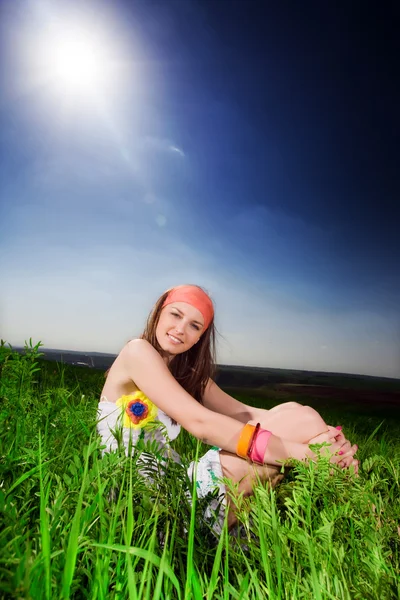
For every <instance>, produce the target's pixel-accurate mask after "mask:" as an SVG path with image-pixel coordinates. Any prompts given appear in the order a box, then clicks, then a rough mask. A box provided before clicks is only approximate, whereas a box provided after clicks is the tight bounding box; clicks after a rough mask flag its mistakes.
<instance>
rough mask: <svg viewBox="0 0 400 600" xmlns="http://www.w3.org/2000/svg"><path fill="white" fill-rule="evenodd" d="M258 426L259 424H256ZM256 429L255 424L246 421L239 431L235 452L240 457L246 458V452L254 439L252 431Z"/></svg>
mask: <svg viewBox="0 0 400 600" xmlns="http://www.w3.org/2000/svg"><path fill="white" fill-rule="evenodd" d="M258 426H260V424H258ZM255 431H256V426H255V425H250V424H249V423H247V425H245V426H244V427H243V429H242V431H241V432H240V437H239V441H238V444H237V448H236V454H237V455H238V456H240V458H247V453H248V451H249V448H250V446H251V445H252V442H253V439H254V433H255Z"/></svg>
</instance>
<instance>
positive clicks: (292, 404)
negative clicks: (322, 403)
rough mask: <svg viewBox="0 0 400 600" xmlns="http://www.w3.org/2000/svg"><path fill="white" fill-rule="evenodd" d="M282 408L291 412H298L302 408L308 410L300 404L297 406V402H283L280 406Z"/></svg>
mask: <svg viewBox="0 0 400 600" xmlns="http://www.w3.org/2000/svg"><path fill="white" fill-rule="evenodd" d="M282 406H284V407H285V408H289V409H291V410H299V409H302V408H308V407H305V406H303V405H302V404H299V403H298V402H285V403H284V404H282Z"/></svg>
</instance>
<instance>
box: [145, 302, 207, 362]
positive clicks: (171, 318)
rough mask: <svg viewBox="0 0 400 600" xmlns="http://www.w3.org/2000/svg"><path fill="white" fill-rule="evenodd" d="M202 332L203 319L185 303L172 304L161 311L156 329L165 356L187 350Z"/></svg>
mask: <svg viewBox="0 0 400 600" xmlns="http://www.w3.org/2000/svg"><path fill="white" fill-rule="evenodd" d="M203 332H204V317H203V315H202V314H201V312H200V311H199V310H198V309H197V308H195V307H194V306H192V305H191V304H188V303H187V302H172V303H171V304H167V306H164V308H163V309H162V311H161V314H160V319H159V321H158V325H157V328H156V337H157V341H158V343H159V344H160V346H161V348H162V349H163V350H164V352H166V354H167V356H169V357H172V356H174V355H176V354H182V353H183V352H186V351H187V350H189V349H190V348H191V347H192V346H193V345H194V344H195V343H196V342H197V341H198V340H199V339H200V336H201V334H202V333H203Z"/></svg>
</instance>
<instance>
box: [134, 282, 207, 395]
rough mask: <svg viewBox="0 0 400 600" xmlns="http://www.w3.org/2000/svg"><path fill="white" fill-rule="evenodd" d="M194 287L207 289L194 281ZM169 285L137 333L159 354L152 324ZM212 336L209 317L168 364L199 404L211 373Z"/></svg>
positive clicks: (156, 319)
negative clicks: (198, 335) (194, 339)
mask: <svg viewBox="0 0 400 600" xmlns="http://www.w3.org/2000/svg"><path fill="white" fill-rule="evenodd" d="M188 285H193V284H188ZM194 287H197V288H199V289H201V290H202V291H203V292H204V293H207V292H206V291H205V290H203V288H201V287H200V286H199V285H195V286H194ZM172 289H174V288H171V289H169V290H167V291H166V292H164V294H162V296H160V298H159V299H158V300H157V302H156V303H155V305H154V308H153V310H152V311H151V313H150V315H149V317H148V319H147V323H146V326H145V328H144V331H143V333H142V335H141V336H140V337H141V339H143V340H146V341H148V342H149V343H150V344H151V345H152V346H153V348H155V349H156V350H157V352H159V354H161V355H163V350H162V348H161V346H160V344H159V343H158V341H157V337H156V328H157V325H158V321H159V319H160V314H161V310H162V306H163V304H164V301H165V300H166V298H167V296H168V294H169V292H170V291H171V290H172ZM215 336H216V329H215V325H214V318H213V319H212V321H211V323H210V325H209V326H208V327H207V329H206V330H205V332H204V333H203V334H202V336H201V338H200V340H199V341H198V342H197V344H194V345H193V346H192V347H191V348H189V350H187V351H186V352H182V354H176V355H175V356H174V357H173V358H172V359H171V361H170V362H169V365H168V368H169V370H170V372H171V374H172V375H173V376H174V377H175V379H176V380H177V382H178V383H179V384H180V385H181V386H182V387H183V389H184V390H186V391H187V392H188V394H190V395H191V396H192V397H193V398H195V400H197V402H200V404H203V394H204V391H205V388H206V385H207V383H208V380H209V379H210V378H213V377H214V376H215V370H216V364H215V363H216V352H215Z"/></svg>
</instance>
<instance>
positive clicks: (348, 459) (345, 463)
mask: <svg viewBox="0 0 400 600" xmlns="http://www.w3.org/2000/svg"><path fill="white" fill-rule="evenodd" d="M324 442H328V443H329V444H331V446H330V447H329V451H330V453H332V454H333V456H332V458H331V460H330V462H332V463H334V464H337V465H338V466H339V467H340V468H342V469H347V468H349V467H350V466H353V468H354V472H355V473H356V474H357V473H358V460H357V459H355V458H354V454H355V453H356V452H357V450H358V446H357V445H356V444H354V445H352V444H351V442H350V441H349V440H347V439H346V438H345V436H344V434H343V432H342V431H341V430H338V429H336V428H335V427H332V426H330V425H328V431H327V432H325V433H321V434H319V435H317V436H316V437H314V438H312V439H311V440H309V442H308V444H322V443H324Z"/></svg>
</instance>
